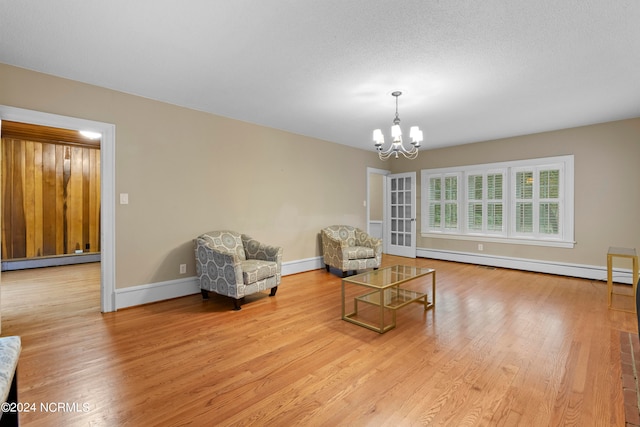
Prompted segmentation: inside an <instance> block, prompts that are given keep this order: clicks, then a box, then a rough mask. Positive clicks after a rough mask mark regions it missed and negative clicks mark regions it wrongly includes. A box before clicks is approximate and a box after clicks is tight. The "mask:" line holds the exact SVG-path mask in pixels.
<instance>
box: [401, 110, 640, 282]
mask: <svg viewBox="0 0 640 427" xmlns="http://www.w3.org/2000/svg"><path fill="white" fill-rule="evenodd" d="M423 145H424V146H426V145H428V144H427V143H425V144H423ZM569 154H573V155H574V156H575V157H574V162H575V165H574V167H575V175H574V178H575V189H574V191H575V197H574V203H575V228H574V231H575V241H576V244H575V246H574V248H571V249H566V248H550V247H541V246H528V245H514V244H504V243H490V242H483V251H482V252H480V251H479V250H478V241H473V240H453V239H441V238H428V237H422V236H420V233H419V232H418V239H417V246H418V248H428V249H436V250H442V251H453V252H459V253H464V254H477V255H479V256H480V255H481V256H483V257H487V256H495V257H505V258H506V257H511V258H516V259H526V260H536V261H548V262H552V263H565V264H574V265H588V266H600V267H603V266H605V265H606V254H607V250H608V248H609V246H620V247H631V248H637V249H638V250H640V217H639V216H638V212H640V165H639V162H640V118H635V119H628V120H621V121H615V122H608V123H602V124H596V125H589V126H583V127H577V128H571V129H564V130H558V131H552V132H544V133H538V134H532V135H525V136H519V137H514V138H506V139H500V140H494V141H486V142H479V143H474V144H468V145H462V146H456V147H450V148H442V149H434V150H424V151H421V152H420V156H419V157H418V159H416V160H412V161H407V160H398V161H394V162H393V163H392V164H391V167H392V172H393V173H401V172H410V171H415V172H417V175H418V207H417V208H418V213H417V218H418V230H420V226H421V224H420V222H419V219H420V211H421V209H420V188H419V187H420V171H421V170H422V169H430V168H444V167H452V166H462V165H472V164H483V163H494V162H504V161H509V160H522V159H533V158H541V157H551V156H560V155H569ZM626 267H627V268H629V266H626ZM598 278H603V279H605V280H606V274H605V275H604V276H603V277H598Z"/></svg>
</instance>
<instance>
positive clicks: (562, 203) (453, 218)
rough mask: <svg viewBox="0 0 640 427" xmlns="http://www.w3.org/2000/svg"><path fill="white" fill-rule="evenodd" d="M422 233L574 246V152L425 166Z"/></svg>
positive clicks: (508, 241) (425, 234)
mask: <svg viewBox="0 0 640 427" xmlns="http://www.w3.org/2000/svg"><path fill="white" fill-rule="evenodd" d="M421 173H422V175H421V182H422V193H423V196H422V208H421V211H422V212H421V224H422V235H423V236H425V237H445V238H453V239H473V240H486V241H497V242H505V243H522V244H533V245H544V246H556V247H573V245H574V241H573V222H574V218H573V156H571V155H569V156H558V157H551V158H543V159H531V160H519V161H514V162H502V163H492V164H482V165H471V166H464V167H455V168H443V169H430V170H423V171H422V172H421Z"/></svg>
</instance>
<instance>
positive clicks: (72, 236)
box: [66, 147, 84, 254]
mask: <svg viewBox="0 0 640 427" xmlns="http://www.w3.org/2000/svg"><path fill="white" fill-rule="evenodd" d="M82 184H83V180H82V148H80V147H71V176H70V179H69V189H68V191H67V200H66V202H67V206H68V210H67V222H68V223H69V234H68V236H67V239H68V240H67V241H68V245H67V251H68V252H67V253H69V254H72V253H75V251H76V250H78V249H82V248H83V247H84V245H83V240H82V237H83V234H82V220H83V213H84V209H83V206H82V205H83V203H82V195H83V191H82Z"/></svg>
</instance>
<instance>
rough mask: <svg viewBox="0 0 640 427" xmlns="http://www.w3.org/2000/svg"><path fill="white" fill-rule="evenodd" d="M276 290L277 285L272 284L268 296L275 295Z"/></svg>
mask: <svg viewBox="0 0 640 427" xmlns="http://www.w3.org/2000/svg"><path fill="white" fill-rule="evenodd" d="M276 292H278V287H277V286H274V287H273V288H271V292H270V293H269V296H270V297H274V296H276Z"/></svg>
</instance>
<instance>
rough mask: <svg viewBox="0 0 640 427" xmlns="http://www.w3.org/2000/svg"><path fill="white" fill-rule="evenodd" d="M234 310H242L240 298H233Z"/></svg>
mask: <svg viewBox="0 0 640 427" xmlns="http://www.w3.org/2000/svg"><path fill="white" fill-rule="evenodd" d="M233 311H240V300H239V299H235V298H233Z"/></svg>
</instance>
